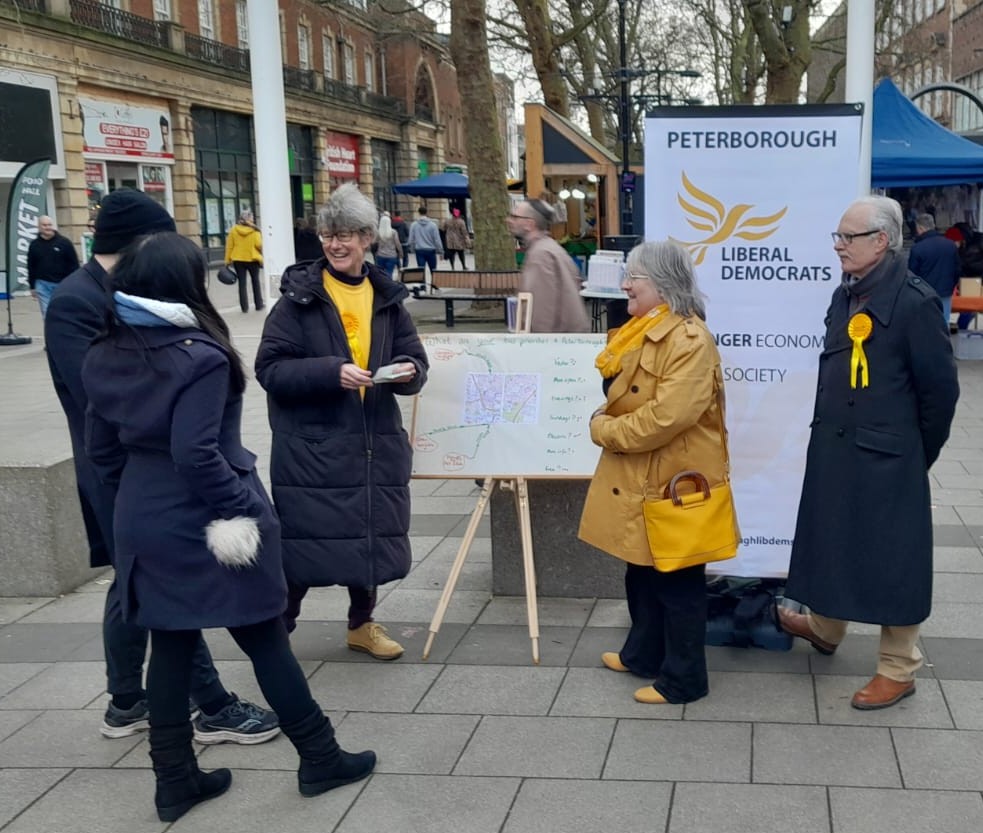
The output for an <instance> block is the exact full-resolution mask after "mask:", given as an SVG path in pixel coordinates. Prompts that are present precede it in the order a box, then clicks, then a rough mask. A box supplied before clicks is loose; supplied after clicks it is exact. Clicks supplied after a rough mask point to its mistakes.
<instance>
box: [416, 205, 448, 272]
mask: <svg viewBox="0 0 983 833" xmlns="http://www.w3.org/2000/svg"><path fill="white" fill-rule="evenodd" d="M417 213H418V214H419V215H420V216H419V217H418V218H417V219H416V220H414V221H413V225H411V226H410V236H409V246H410V249H412V250H413V253H414V254H415V255H416V265H417V266H419V267H420V268H421V269H423V268H426V267H429V269H430V272H431V274H432V273H433V272H436V271H437V258H438V257H442V256H443V254H444V244H443V243H442V242H441V240H440V229H438V228H437V224H436V223H435V222H434V221H433V220H431V219H430V218H429V217H428V216H427V207H426V206H425V205H421V206H420V207H419V208H418V209H417Z"/></svg>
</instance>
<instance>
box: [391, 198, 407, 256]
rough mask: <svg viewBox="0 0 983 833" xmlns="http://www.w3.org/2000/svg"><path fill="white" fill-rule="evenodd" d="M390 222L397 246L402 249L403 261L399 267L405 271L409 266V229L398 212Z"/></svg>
mask: <svg viewBox="0 0 983 833" xmlns="http://www.w3.org/2000/svg"><path fill="white" fill-rule="evenodd" d="M392 221H393V228H394V229H395V230H396V236H397V237H399V245H400V246H402V247H403V260H402V263H400V267H401V268H403V269H405V268H406V267H407V266H409V265H410V227H409V226H408V225H407V224H406V220H404V219H403V218H402V216H400V213H399V212H398V211H397V212H395V213H394V214H393V217H392Z"/></svg>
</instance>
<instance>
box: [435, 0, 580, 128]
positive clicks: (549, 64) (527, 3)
mask: <svg viewBox="0 0 983 833" xmlns="http://www.w3.org/2000/svg"><path fill="white" fill-rule="evenodd" d="M457 3H458V0H451V20H453V18H454V7H455V6H456V5H457ZM465 5H470V2H469V0H466V3H465ZM515 5H516V8H517V9H518V10H519V16H520V17H521V18H522V23H523V25H524V26H525V28H526V33H527V35H526V36H527V38H528V39H529V54H530V56H531V57H532V65H533V67H534V68H535V70H536V77H537V78H538V79H539V84H540V86H541V87H542V88H543V102H544V103H545V104H546V106H547V107H549V108H550V109H551V110H554V111H555V112H557V113H559V114H560V115H561V116H565V117H569V115H570V95H569V93H568V92H567V84H566V81H565V80H564V79H563V76H562V75H561V74H560V69H561V67H560V60H559V59H560V53H559V50H558V49H557V48H556V44H555V43H554V41H553V25H552V20H551V17H550V11H549V7H548V5H547V2H546V0H515ZM481 6H482V8H484V3H482V4H481ZM482 31H484V27H483V26H482ZM453 32H454V29H453V24H452V25H451V37H453ZM486 51H487V50H486Z"/></svg>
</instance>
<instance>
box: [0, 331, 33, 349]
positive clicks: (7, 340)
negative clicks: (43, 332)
mask: <svg viewBox="0 0 983 833" xmlns="http://www.w3.org/2000/svg"><path fill="white" fill-rule="evenodd" d="M30 343H31V337H30V336H19V335H17V334H16V333H4V334H3V335H0V347H12V346H14V345H16V344H30Z"/></svg>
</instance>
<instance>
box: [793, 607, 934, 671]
mask: <svg viewBox="0 0 983 833" xmlns="http://www.w3.org/2000/svg"><path fill="white" fill-rule="evenodd" d="M848 624H849V623H848V622H844V621H843V620H842V619H829V618H827V617H826V616H820V615H819V614H818V613H810V614H809V627H810V628H812V632H813V633H814V634H816V636H818V637H819V638H820V639H822V640H823V641H824V642H829V643H831V644H833V645H839V644H840V643H841V642H842V641H843V637H844V636H846V628H847V625H848ZM918 627H919V626H918V625H902V626H899V625H881V646H880V656H879V657H878V660H877V673H878V674H880V675H882V676H884V677H887V678H888V679H890V680H894V681H895V682H898V683H906V682H908V681H909V680H913V679H915V672H916V671H917V670H918V669H919V668H921V667H922V665H924V663H925V661H924V659H923V658H922V652H921V651H919V650H918Z"/></svg>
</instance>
